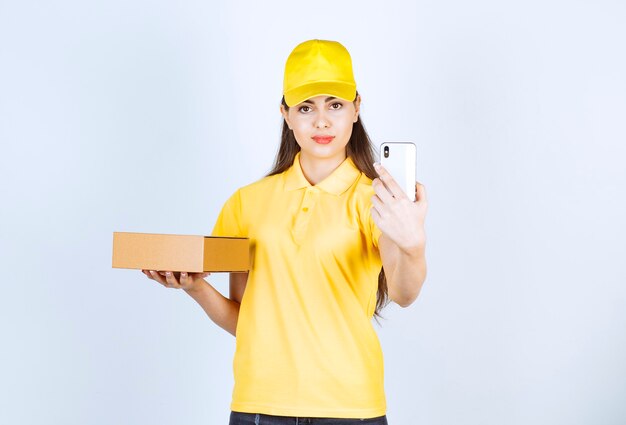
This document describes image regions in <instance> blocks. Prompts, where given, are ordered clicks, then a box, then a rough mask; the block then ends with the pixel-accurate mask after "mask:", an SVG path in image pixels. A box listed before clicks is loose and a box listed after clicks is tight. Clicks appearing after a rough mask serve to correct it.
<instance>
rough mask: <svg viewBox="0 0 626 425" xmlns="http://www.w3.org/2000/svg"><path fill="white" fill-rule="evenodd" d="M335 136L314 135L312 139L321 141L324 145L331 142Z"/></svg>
mask: <svg viewBox="0 0 626 425" xmlns="http://www.w3.org/2000/svg"><path fill="white" fill-rule="evenodd" d="M334 138H335V136H313V137H312V139H313V140H315V142H317V143H320V144H322V145H325V144H328V143H330V142H331V141H332V140H333V139H334Z"/></svg>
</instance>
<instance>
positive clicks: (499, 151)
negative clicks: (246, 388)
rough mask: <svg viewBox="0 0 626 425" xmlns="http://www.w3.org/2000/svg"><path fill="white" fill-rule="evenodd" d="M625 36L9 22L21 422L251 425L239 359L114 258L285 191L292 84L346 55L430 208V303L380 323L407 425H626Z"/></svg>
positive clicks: (539, 22) (447, 22)
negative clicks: (250, 191) (232, 418)
mask: <svg viewBox="0 0 626 425" xmlns="http://www.w3.org/2000/svg"><path fill="white" fill-rule="evenodd" d="M224 3H226V2H224ZM625 21H626V6H625V4H624V2H621V1H526V2H517V3H515V4H514V3H513V2H499V1H486V0H479V1H475V2H465V1H454V0H448V1H438V2H432V1H415V2H413V1H411V2H409V1H406V2H363V1H351V2H347V1H346V2H330V1H317V2H313V3H306V2H273V1H269V2H268V1H266V2H248V3H240V2H230V3H229V5H225V4H219V3H215V4H209V2H204V1H183V2H174V1H169V2H168V1H157V2H154V1H140V0H124V1H119V0H109V1H98V2H82V1H72V0H62V1H56V2H49V1H48V2H44V1H30V0H25V1H19V2H10V1H9V0H0V144H1V151H0V152H1V153H0V154H1V158H2V166H1V167H0V185H1V186H0V188H1V199H2V206H1V207H0V241H1V242H0V243H1V246H0V249H1V255H0V267H1V273H2V295H1V296H0V314H1V316H0V319H1V320H0V334H1V335H2V343H1V344H2V345H1V349H0V365H1V366H0V422H1V423H12V424H64V425H69V424H148V423H152V424H174V423H176V424H226V423H227V422H228V416H229V411H230V410H229V404H230V400H231V391H232V384H233V381H232V356H233V354H234V347H235V339H234V337H233V336H232V335H230V334H228V333H227V332H226V331H224V330H222V329H221V328H219V327H218V326H217V325H215V324H214V323H213V322H211V321H210V319H209V318H208V317H207V316H206V315H205V313H204V312H203V311H202V309H201V308H200V307H199V306H198V305H197V304H196V303H195V302H194V301H193V300H192V299H191V298H190V297H188V296H187V295H186V294H185V293H184V292H183V291H182V290H175V289H167V288H164V287H162V286H160V285H158V284H157V283H155V282H153V281H151V280H148V279H147V278H146V277H145V276H144V275H142V274H141V272H140V271H134V270H122V269H113V268H112V267H111V246H112V234H113V232H114V231H136V232H148V233H158V232H161V233H179V234H207V235H208V234H209V232H210V231H211V229H212V227H213V224H214V222H215V219H216V218H217V214H218V212H219V209H220V208H221V206H222V204H223V202H224V201H225V200H226V199H227V197H228V196H229V195H230V194H231V193H232V192H233V191H234V190H236V189H237V188H238V187H240V186H243V185H245V184H248V183H251V182H253V181H255V180H257V179H259V178H261V177H262V176H263V175H264V174H265V173H267V172H268V171H269V170H270V166H271V164H272V160H273V159H274V155H275V154H276V152H277V149H278V142H279V135H280V125H281V122H282V121H281V119H282V118H281V116H280V114H279V110H278V108H279V101H280V97H281V95H282V76H283V75H282V73H283V69H284V63H285V60H286V58H287V56H288V54H289V52H290V51H291V50H292V49H293V48H294V47H295V46H296V45H297V44H298V43H300V42H302V41H304V40H307V39H310V38H321V39H331V40H337V41H340V42H341V43H342V44H344V45H345V46H346V47H347V48H348V50H349V51H350V53H351V55H352V58H353V64H354V70H355V77H356V80H357V88H358V89H359V91H360V93H361V95H362V98H363V102H362V115H361V117H362V119H363V122H364V124H365V126H366V128H367V130H368V131H369V132H370V135H371V136H372V139H373V140H374V141H375V143H376V144H377V145H378V144H380V143H381V142H382V141H384V140H413V141H415V143H416V144H417V146H418V166H419V169H418V180H419V181H420V182H422V183H423V184H424V185H425V186H426V190H427V194H428V199H429V212H428V216H427V221H426V226H427V228H426V231H427V238H428V244H427V260H428V277H427V280H426V283H425V285H424V287H423V290H422V293H421V295H420V297H419V298H418V300H417V301H416V302H415V303H414V304H413V305H411V306H410V307H409V308H407V309H402V308H400V307H398V306H397V305H393V304H392V305H390V306H388V307H387V308H386V309H385V310H383V314H384V315H385V317H386V320H384V321H382V327H379V326H378V325H377V324H376V323H374V326H375V329H376V330H377V332H378V334H379V336H380V338H381V342H382V345H383V350H384V355H385V379H386V392H387V397H388V413H387V416H388V419H389V423H390V424H392V425H402V424H431V425H435V424H438V425H448V424H467V425H474V424H476V425H479V424H481V425H482V424H508V425H517V424H519V425H522V424H524V425H525V424H530V423H532V424H535V425H538V424H568V425H576V424H594V425H595V424H623V423H624V422H625V421H626V404H624V400H625V399H626V362H625V361H624V359H625V358H626V333H625V332H624V328H625V326H626V311H625V308H624V307H625V306H626V269H625V268H624V264H625V263H626V262H625V261H624V256H625V254H626V252H625V249H624V238H625V237H626V226H625V219H624V217H625V216H626V203H625V201H624V195H625V194H626V190H625V189H626V167H624V159H625V157H626V148H625V146H626V119H625V118H626V78H624V76H625V75H626V56H625V55H624V41H625V40H626V29H625V26H624V22H625ZM207 279H208V280H209V281H210V283H211V284H213V285H214V286H215V287H216V288H217V289H218V290H220V291H221V292H222V293H223V294H225V295H227V294H228V280H227V275H226V274H213V275H211V276H210V277H209V278H207Z"/></svg>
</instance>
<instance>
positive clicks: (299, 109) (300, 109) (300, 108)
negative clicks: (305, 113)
mask: <svg viewBox="0 0 626 425" xmlns="http://www.w3.org/2000/svg"><path fill="white" fill-rule="evenodd" d="M303 108H310V106H306V105H304V106H301V107H299V108H298V111H300V112H302V109H303Z"/></svg>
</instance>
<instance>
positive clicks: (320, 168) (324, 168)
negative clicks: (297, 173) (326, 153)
mask: <svg viewBox="0 0 626 425" xmlns="http://www.w3.org/2000/svg"><path fill="white" fill-rule="evenodd" d="M345 159H346V153H345V152H343V153H341V154H340V155H337V156H333V157H329V158H319V157H314V156H308V155H306V154H304V152H302V151H300V168H301V169H302V174H304V177H305V178H306V179H307V180H308V182H309V183H311V184H312V185H316V184H318V183H319V182H321V181H322V180H324V179H325V178H326V177H328V176H329V175H330V174H331V173H332V172H333V171H335V169H336V168H337V167H339V166H340V165H341V163H342V162H343V161H345Z"/></svg>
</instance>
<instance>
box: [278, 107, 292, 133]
mask: <svg viewBox="0 0 626 425" xmlns="http://www.w3.org/2000/svg"><path fill="white" fill-rule="evenodd" d="M280 113H281V114H282V116H283V118H285V121H287V126H288V127H289V129H290V130H291V129H292V128H291V123H290V122H289V114H288V113H287V111H286V110H285V107H284V106H283V104H282V103H281V104H280Z"/></svg>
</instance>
